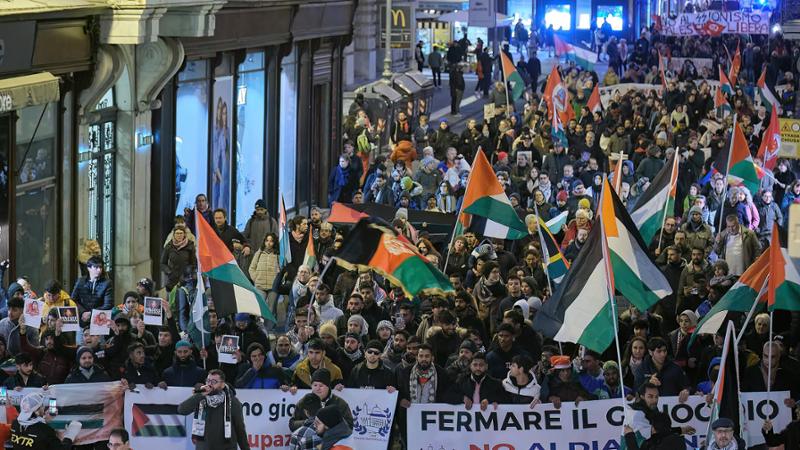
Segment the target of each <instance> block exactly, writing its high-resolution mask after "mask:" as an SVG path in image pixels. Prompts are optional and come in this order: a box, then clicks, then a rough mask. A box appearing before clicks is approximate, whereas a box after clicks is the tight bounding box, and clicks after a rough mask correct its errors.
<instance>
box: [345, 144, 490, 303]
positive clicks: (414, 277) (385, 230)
mask: <svg viewBox="0 0 800 450" xmlns="http://www.w3.org/2000/svg"><path fill="white" fill-rule="evenodd" d="M481 153H482V152H478V154H481ZM334 258H335V259H336V262H337V263H338V265H340V266H342V267H345V268H346V269H347V270H357V269H369V270H374V271H376V272H378V273H379V274H381V275H382V276H383V277H384V278H387V279H388V280H389V281H391V282H392V284H394V285H395V286H400V287H401V288H403V291H404V292H405V293H406V295H407V296H408V297H409V298H411V297H414V296H416V295H417V294H420V293H428V294H442V293H445V292H453V286H452V285H451V284H450V281H448V279H447V276H445V274H443V273H442V272H441V271H440V270H439V269H437V268H436V267H435V266H434V265H433V264H431V263H430V262H428V260H427V259H425V257H424V256H422V255H420V254H419V252H418V251H417V248H416V247H415V246H414V244H412V243H411V242H409V240H408V239H406V238H405V236H402V235H397V233H395V231H394V230H393V229H392V228H391V226H390V225H389V224H388V223H386V222H385V221H383V220H382V219H373V218H367V219H361V220H360V221H358V223H357V224H356V225H355V227H353V229H352V230H351V231H350V233H349V234H348V236H347V238H346V239H345V241H344V243H342V248H341V249H339V251H338V252H337V253H336V255H335V256H334Z"/></svg>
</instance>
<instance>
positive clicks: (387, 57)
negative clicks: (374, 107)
mask: <svg viewBox="0 0 800 450" xmlns="http://www.w3.org/2000/svg"><path fill="white" fill-rule="evenodd" d="M383 78H385V79H386V80H390V79H392V0H386V49H385V50H384V54H383Z"/></svg>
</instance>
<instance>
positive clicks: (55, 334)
mask: <svg viewBox="0 0 800 450" xmlns="http://www.w3.org/2000/svg"><path fill="white" fill-rule="evenodd" d="M24 322H25V321H24V320H23V319H20V344H21V346H22V351H23V352H25V353H27V354H29V355H31V358H32V359H33V363H34V367H36V371H37V372H38V373H40V374H42V376H43V377H44V378H45V380H46V381H47V384H58V383H63V382H64V379H65V378H67V375H68V374H69V371H70V368H71V367H72V360H73V358H74V354H73V353H72V351H70V349H69V348H68V347H65V346H64V342H63V337H62V336H61V329H60V328H56V329H55V330H47V331H46V332H45V333H44V334H43V335H42V338H41V342H42V343H43V344H44V345H43V346H38V345H31V344H29V343H28V337H27V335H26V334H25V333H26V331H27V330H26V328H27V327H26V326H25V323H24Z"/></svg>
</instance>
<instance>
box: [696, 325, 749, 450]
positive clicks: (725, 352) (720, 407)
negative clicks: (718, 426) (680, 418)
mask: <svg viewBox="0 0 800 450" xmlns="http://www.w3.org/2000/svg"><path fill="white" fill-rule="evenodd" d="M712 395H713V397H712V398H713V400H712V401H711V415H710V417H709V419H708V430H707V431H706V438H707V445H709V446H710V445H711V442H713V440H714V432H713V431H712V430H711V424H713V423H714V421H715V420H717V419H719V418H720V417H725V418H728V419H731V420H732V421H733V432H734V434H735V435H736V436H747V435H746V434H745V433H744V429H743V426H744V424H745V423H746V421H745V420H744V405H742V404H741V403H740V402H739V396H740V395H741V390H740V388H739V353H738V348H737V345H736V329H735V328H734V326H733V322H728V328H727V329H726V330H725V341H724V343H723V344H722V361H721V362H720V365H719V374H718V375H717V379H716V380H715V382H714V390H713V391H712Z"/></svg>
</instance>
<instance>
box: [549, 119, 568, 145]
mask: <svg viewBox="0 0 800 450" xmlns="http://www.w3.org/2000/svg"><path fill="white" fill-rule="evenodd" d="M550 135H551V138H552V139H553V144H560V145H561V146H562V147H564V148H566V147H567V146H569V142H568V141H567V134H566V133H565V132H564V123H563V122H561V118H560V117H559V114H553V126H552V127H550Z"/></svg>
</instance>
